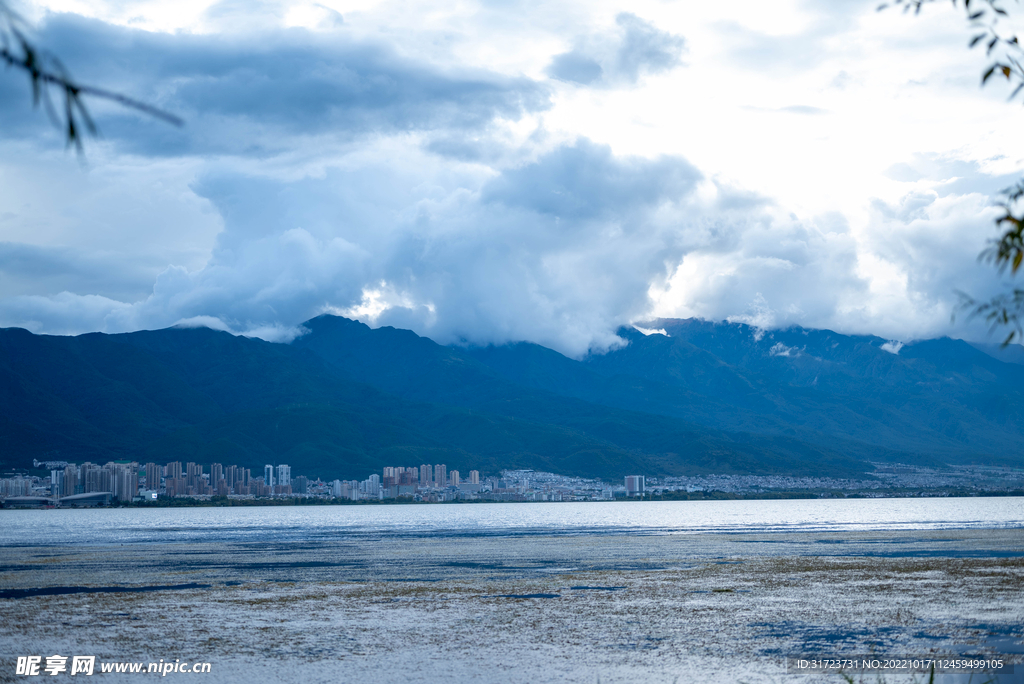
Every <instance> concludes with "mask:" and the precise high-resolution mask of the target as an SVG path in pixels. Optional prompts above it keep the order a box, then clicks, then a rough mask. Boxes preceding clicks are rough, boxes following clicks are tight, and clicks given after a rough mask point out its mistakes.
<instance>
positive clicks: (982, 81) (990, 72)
mask: <svg viewBox="0 0 1024 684" xmlns="http://www.w3.org/2000/svg"><path fill="white" fill-rule="evenodd" d="M995 71H996V67H995V65H993V66H991V67H989V69H988V71H986V72H985V75H984V76H982V77H981V85H985V81H987V80H988V79H989V77H990V76H992V74H994V73H995Z"/></svg>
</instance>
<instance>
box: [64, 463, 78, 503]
mask: <svg viewBox="0 0 1024 684" xmlns="http://www.w3.org/2000/svg"><path fill="white" fill-rule="evenodd" d="M82 489H83V487H82V480H81V478H80V477H79V470H78V466H76V465H75V464H74V463H69V464H68V465H67V466H66V467H65V468H64V492H65V494H63V496H71V495H73V494H81V493H82Z"/></svg>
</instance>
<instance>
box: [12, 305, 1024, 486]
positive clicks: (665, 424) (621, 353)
mask: <svg viewBox="0 0 1024 684" xmlns="http://www.w3.org/2000/svg"><path fill="white" fill-rule="evenodd" d="M304 326H305V328H306V329H307V330H308V331H309V332H308V333H307V334H305V335H303V336H301V337H299V338H297V339H296V340H295V341H294V342H292V343H291V344H272V343H268V342H264V341H262V340H257V339H248V338H243V337H234V336H232V335H230V334H228V333H224V332H217V331H213V330H209V329H203V328H200V329H181V328H171V329H166V330H157V331H143V332H137V333H127V334H120V335H104V334H98V333H94V334H88V335H80V336H77V337H52V336H45V335H33V334H32V333H29V332H28V331H25V330H20V329H4V330H0V465H2V466H6V467H12V466H22V467H24V466H25V464H26V463H31V460H32V458H36V457H42V456H44V455H46V454H51V455H52V454H54V453H55V452H56V453H59V454H60V458H63V459H66V460H69V461H83V460H93V461H105V460H108V459H112V458H131V459H134V460H138V461H140V462H145V461H148V460H156V461H158V462H166V461H169V460H182V461H189V460H193V461H196V462H200V463H209V462H221V463H238V464H241V465H246V466H248V467H254V468H260V467H262V465H263V464H264V463H271V462H277V463H289V464H290V465H292V469H293V472H294V473H296V474H300V473H304V474H308V475H311V476H322V477H329V478H332V479H333V478H335V477H340V478H346V479H351V478H357V477H358V478H364V477H366V475H367V474H368V473H370V472H375V471H378V470H379V469H380V468H381V467H383V466H385V465H405V466H411V465H418V464H419V463H424V462H428V463H447V464H448V465H449V467H450V468H460V469H464V470H468V469H470V468H474V469H479V470H481V471H485V472H496V471H497V470H500V469H502V468H523V467H526V468H536V469H542V470H551V471H555V472H562V473H566V474H578V475H586V476H591V477H605V478H618V477H621V476H622V475H624V474H628V473H634V472H639V473H644V474H649V475H657V474H702V473H712V472H721V473H729V472H731V473H756V474H767V473H778V474H794V475H812V474H820V475H837V476H858V477H859V476H860V473H863V472H865V471H869V470H870V469H871V466H870V465H868V463H867V461H902V462H919V463H932V464H941V463H945V462H950V463H954V462H956V463H962V462H987V463H1002V464H1014V465H1021V461H1022V459H1021V457H1020V456H1019V451H1018V448H1017V445H1018V444H1019V443H1020V437H1021V435H1022V432H1024V415H1022V410H1021V408H1022V403H1021V388H1022V387H1024V383H1022V381H1024V366H1022V365H1019V364H1016V363H1006V362H1003V361H1000V360H998V359H996V358H993V356H991V355H989V354H986V353H984V352H982V351H980V350H978V349H976V348H975V347H972V346H971V345H968V344H966V343H964V342H961V341H958V340H949V339H948V338H943V339H940V340H927V341H924V342H918V343H913V344H907V345H904V346H903V347H902V348H899V349H893V351H897V352H898V353H891V352H890V351H885V350H883V349H882V346H883V345H885V344H886V341H885V340H882V339H881V338H877V337H870V336H846V335H840V334H838V333H833V332H830V331H818V330H805V329H800V328H790V329H787V330H776V331H759V330H757V329H754V328H751V327H749V326H746V325H743V324H731V323H711V322H707V321H696V320H675V319H664V320H658V321H653V322H651V323H649V324H647V325H645V327H650V328H656V329H663V330H664V331H665V332H666V333H667V335H660V334H652V335H644V334H642V333H641V332H639V331H637V330H635V329H632V328H624V329H622V330H620V331H619V334H620V336H621V337H622V338H623V339H624V340H626V341H627V344H626V345H625V346H624V347H622V348H620V349H617V350H614V351H611V352H609V353H607V354H605V355H592V356H589V357H587V358H584V359H582V360H574V359H570V358H567V357H565V356H563V355H561V354H559V353H558V352H555V351H553V350H550V349H547V348H544V347H541V346H539V345H535V344H531V343H515V344H508V345H502V346H490V347H477V348H463V347H446V346H442V345H438V344H436V343H434V342H433V341H431V340H429V339H427V338H424V337H420V336H418V335H416V334H415V333H413V332H411V331H408V330H398V329H394V328H386V327H385V328H377V329H371V328H369V327H368V326H366V325H364V324H362V323H359V322H356V321H351V320H348V319H345V318H341V317H336V316H326V315H325V316H319V317H317V318H314V319H312V320H310V321H307V322H306V323H305V324H304Z"/></svg>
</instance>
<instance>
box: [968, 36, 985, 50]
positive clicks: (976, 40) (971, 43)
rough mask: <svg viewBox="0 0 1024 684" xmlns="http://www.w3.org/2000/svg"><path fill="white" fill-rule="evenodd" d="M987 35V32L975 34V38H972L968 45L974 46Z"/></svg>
mask: <svg viewBox="0 0 1024 684" xmlns="http://www.w3.org/2000/svg"><path fill="white" fill-rule="evenodd" d="M987 35H988V34H987V33H979V34H978V35H976V36H974V37H973V38H971V42H970V44H969V45H968V47H974V46H975V45H977V44H978V42H979V41H981V39H982V38H984V37H985V36H987Z"/></svg>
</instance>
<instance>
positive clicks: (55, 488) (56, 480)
mask: <svg viewBox="0 0 1024 684" xmlns="http://www.w3.org/2000/svg"><path fill="white" fill-rule="evenodd" d="M50 496H56V497H60V496H67V492H66V491H64V470H63V469H61V470H57V469H54V470H51V471H50Z"/></svg>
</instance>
